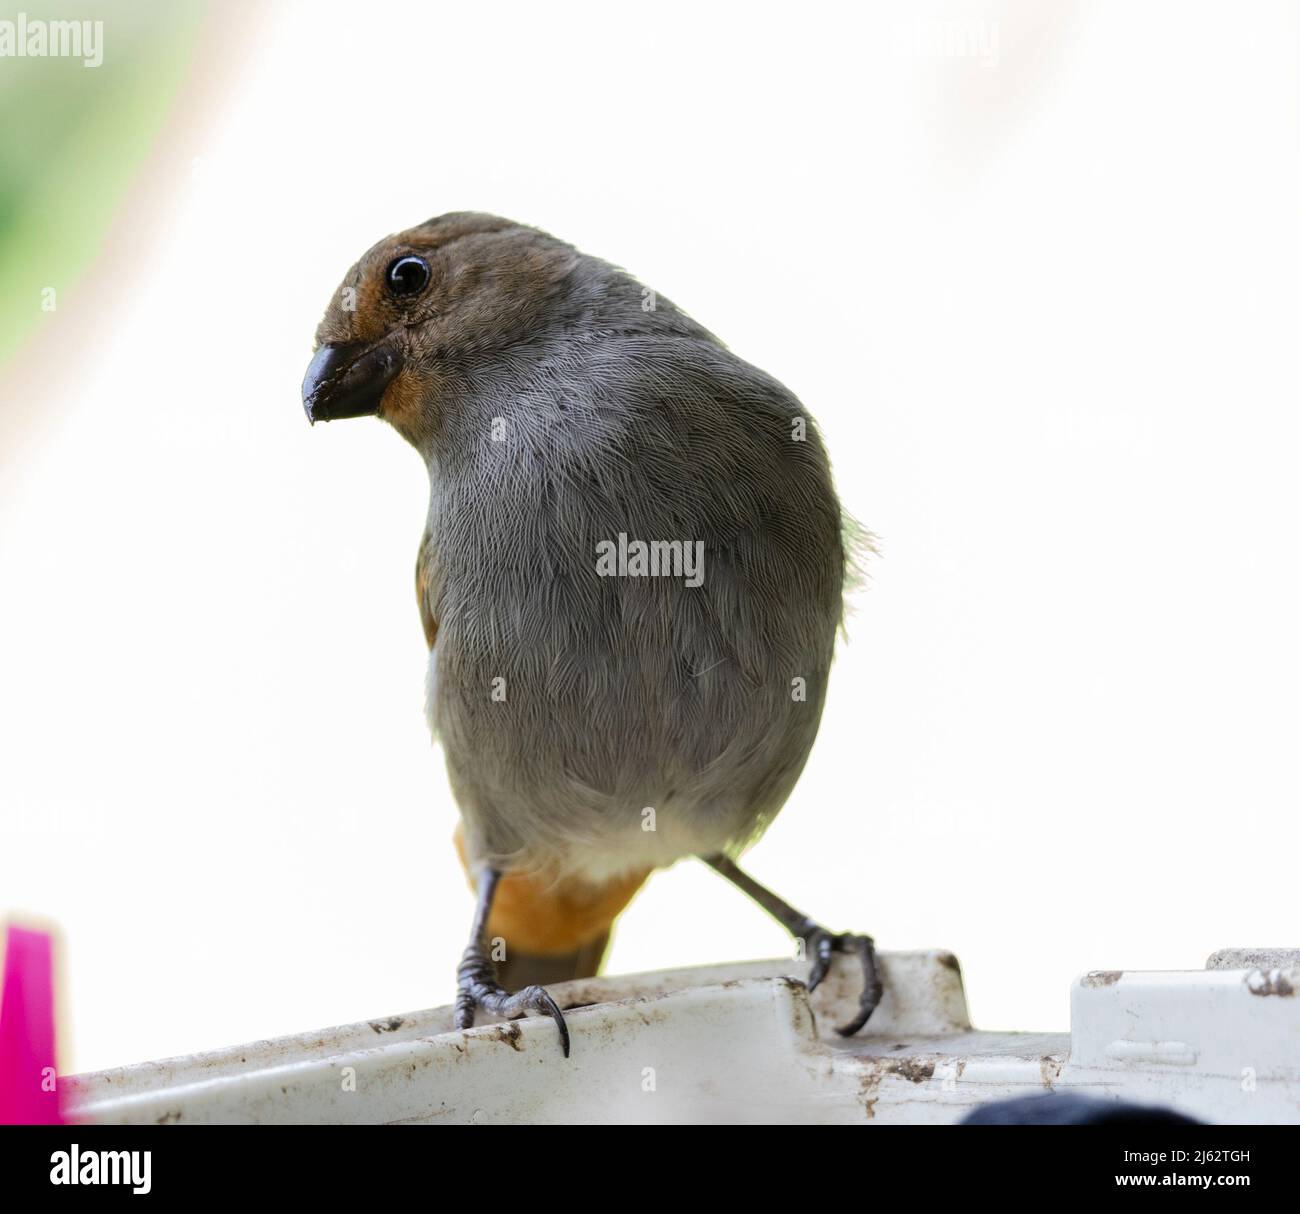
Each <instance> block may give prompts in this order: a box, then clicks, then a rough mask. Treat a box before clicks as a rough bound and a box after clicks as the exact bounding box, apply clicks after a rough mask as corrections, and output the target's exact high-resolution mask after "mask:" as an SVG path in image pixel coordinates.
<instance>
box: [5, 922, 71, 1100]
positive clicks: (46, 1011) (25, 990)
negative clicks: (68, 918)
mask: <svg viewBox="0 0 1300 1214" xmlns="http://www.w3.org/2000/svg"><path fill="white" fill-rule="evenodd" d="M4 956H5V972H4V993H3V996H2V997H0V1125H58V1124H60V1123H61V1122H62V1121H63V1118H62V1117H61V1116H60V1115H59V1093H58V1090H57V1087H56V1086H55V1082H54V1078H55V1062H54V964H53V962H54V948H53V941H52V940H51V938H50V935H49V933H48V932H40V931H32V930H31V929H29V928H24V927H13V926H10V928H9V930H8V933H7V936H6V943H5V954H4Z"/></svg>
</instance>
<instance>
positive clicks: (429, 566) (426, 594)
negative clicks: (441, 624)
mask: <svg viewBox="0 0 1300 1214" xmlns="http://www.w3.org/2000/svg"><path fill="white" fill-rule="evenodd" d="M434 575H435V569H434V562H433V549H432V547H431V545H430V544H429V537H428V535H427V534H426V535H425V537H424V539H423V541H421V543H420V555H419V556H418V557H416V558H415V597H416V600H417V601H418V602H419V604H420V623H421V624H423V625H424V639H425V640H426V641H428V643H429V648H430V649H432V648H433V643H434V642H435V641H436V640H437V639H438V617H437V616H435V615H434V614H433V598H434Z"/></svg>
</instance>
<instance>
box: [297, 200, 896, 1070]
mask: <svg viewBox="0 0 1300 1214" xmlns="http://www.w3.org/2000/svg"><path fill="white" fill-rule="evenodd" d="M302 402H303V407H304V409H305V410H306V414H307V418H308V420H309V421H310V422H312V423H313V425H314V424H315V423H316V422H329V421H335V420H340V419H344V418H356V417H366V416H371V417H378V418H379V419H380V420H381V421H383V422H385V423H387V424H388V425H389V426H391V427H392V428H393V429H394V430H396V431H397V433H398V434H399V435H401V436H402V437H403V438H404V439H405V440H406V441H407V442H408V443H409V444H410V445H411V446H412V447H414V448H415V450H416V451H417V452H418V453H419V454H420V456H421V457H422V458H423V460H424V463H425V465H426V467H427V470H428V475H429V508H428V514H427V517H426V519H425V527H424V532H423V536H422V538H421V541H420V545H419V549H418V554H417V560H416V571H415V591H416V599H417V602H418V606H419V613H420V619H421V622H422V624H423V628H424V635H425V640H426V641H427V643H428V647H429V662H428V672H427V684H426V689H427V701H426V703H427V715H428V718H429V724H430V727H431V730H432V733H433V736H434V738H435V739H436V740H437V741H438V742H439V744H440V745H441V748H442V750H443V753H444V757H445V762H446V769H447V777H448V781H449V784H450V788H451V791H452V793H453V796H454V799H455V801H456V804H457V807H458V810H459V816H460V821H459V824H458V826H457V830H456V836H455V841H456V846H457V848H458V850H459V852H460V856H461V861H462V863H463V865H464V868H465V871H466V874H467V878H468V880H469V882H470V884H471V886H472V889H473V892H474V911H473V916H472V922H471V927H470V932H469V943H468V945H467V947H466V949H465V951H464V954H463V956H462V959H461V962H460V964H459V966H458V969H457V995H456V1002H455V1005H454V1023H455V1026H456V1027H457V1028H459V1029H467V1028H470V1027H472V1025H473V1023H474V1020H475V1016H476V1014H477V1012H478V1011H479V1010H482V1011H484V1012H486V1013H488V1014H490V1015H495V1016H498V1017H513V1018H517V1017H520V1016H524V1015H528V1014H537V1015H541V1016H549V1017H550V1018H551V1019H552V1020H553V1021H554V1022H555V1026H556V1029H557V1032H558V1034H559V1042H560V1045H561V1047H562V1049H563V1052H564V1054H565V1056H568V1055H569V1053H570V1048H571V1043H570V1036H569V1028H568V1025H567V1022H566V1018H565V1016H564V1012H563V1009H561V1007H560V1006H559V1004H558V1003H557V1002H556V1000H555V998H554V997H553V996H552V995H551V993H550V992H549V991H548V990H547V986H548V985H550V984H553V983H555V982H558V981H563V980H565V979H566V978H574V977H581V976H587V975H590V974H593V973H595V972H596V969H597V967H598V966H599V964H600V961H601V957H602V955H603V952H604V949H605V945H606V942H607V941H608V938H609V930H610V925H611V924H612V923H613V921H614V920H615V919H616V918H617V916H618V915H619V914H620V913H621V912H622V910H623V909H624V908H625V906H626V905H627V903H628V902H629V901H630V899H631V898H632V897H633V896H634V895H635V894H636V892H637V891H638V889H639V888H640V887H641V885H642V884H643V882H644V881H645V879H646V878H647V876H648V875H649V874H650V873H652V872H654V871H655V870H658V869H663V868H666V867H668V866H669V865H672V864H674V863H675V862H677V861H679V860H682V859H686V858H688V857H694V858H697V859H699V860H702V861H703V862H704V863H706V864H707V865H709V866H710V867H711V868H712V869H714V870H715V871H716V872H717V873H718V874H720V875H721V876H723V877H725V878H726V879H727V880H729V881H730V882H732V883H733V884H734V885H735V886H737V887H738V888H739V889H740V890H742V891H743V892H744V893H745V894H747V895H748V896H749V897H750V898H752V899H753V900H754V901H755V902H756V903H758V905H760V906H761V907H762V908H763V909H765V910H766V911H767V912H769V913H770V914H771V915H773V916H774V917H775V918H776V919H777V920H778V921H779V922H780V923H781V924H782V925H783V926H784V927H785V928H786V929H787V930H788V931H789V932H790V933H791V934H792V936H794V937H795V939H796V940H797V941H798V944H799V947H798V950H797V953H796V956H797V957H799V958H801V959H804V960H807V961H808V962H809V965H810V969H809V972H808V974H807V978H806V984H807V987H808V989H809V990H810V991H811V990H814V989H816V987H817V986H818V985H819V984H820V983H821V981H822V980H823V978H824V977H825V976H826V974H827V973H828V972H829V969H830V966H831V964H832V960H833V958H834V957H835V956H836V955H837V954H844V955H849V956H853V957H856V958H857V959H858V960H859V962H860V964H861V970H862V989H861V995H860V999H859V1002H858V1006H857V1008H856V1009H855V1013H854V1015H853V1016H852V1018H851V1020H850V1022H849V1023H847V1024H845V1025H843V1026H841V1027H840V1029H839V1031H840V1032H841V1033H842V1034H844V1035H845V1036H851V1035H852V1034H854V1033H856V1032H857V1031H858V1030H859V1029H861V1028H862V1026H863V1025H864V1024H865V1023H866V1022H867V1020H868V1018H869V1017H870V1016H871V1015H872V1013H873V1011H874V1010H875V1008H876V1007H877V1005H878V1004H879V1002H880V1000H881V997H882V994H883V983H882V980H881V976H880V967H879V964H878V961H877V956H876V950H875V944H874V941H873V939H872V937H871V936H868V935H865V934H861V933H854V932H834V931H831V930H829V929H828V928H826V927H824V926H822V925H821V924H820V923H818V922H817V921H815V920H813V919H812V918H810V917H809V916H807V915H806V914H804V913H803V912H802V911H800V910H797V909H796V908H795V907H793V906H791V905H790V904H789V903H787V902H785V901H784V900H783V899H781V898H780V897H778V896H777V895H776V894H775V893H773V892H772V891H770V890H768V889H767V888H766V887H764V886H762V885H760V884H759V883H758V882H757V881H755V880H754V879H753V878H752V877H751V876H750V875H749V874H748V873H747V872H746V871H745V870H744V869H742V868H741V867H740V866H739V864H738V859H739V858H740V855H741V853H742V852H744V851H745V850H746V849H747V848H748V847H749V846H750V845H752V844H753V843H754V842H755V841H756V840H757V839H758V837H759V836H760V835H761V834H762V832H763V831H764V829H765V828H766V827H767V826H768V825H769V824H770V823H771V821H772V819H773V818H774V817H775V816H776V814H777V813H778V811H779V810H780V809H781V807H782V805H783V804H784V802H785V801H786V799H787V797H788V796H789V794H790V792H791V790H792V789H793V787H794V785H795V783H796V781H797V780H798V778H799V775H800V773H801V771H802V770H803V767H804V764H805V762H806V760H807V758H808V754H809V751H810V750H811V748H812V745H813V741H814V738H815V737H816V735H817V730H818V726H819V723H820V719H821V715H822V708H823V705H824V703H825V699H826V689H827V680H828V676H829V671H830V667H831V662H832V657H833V653H834V649H835V644H836V639H837V635H838V634H839V632H840V630H841V625H842V622H843V615H844V595H845V587H846V575H847V574H849V573H851V571H852V570H853V569H854V568H856V564H857V560H858V555H859V554H858V552H857V550H856V541H855V540H854V538H853V536H854V530H853V527H852V526H851V523H852V520H851V519H850V518H849V516H848V515H847V514H846V513H845V512H844V510H843V509H842V507H841V505H840V501H839V498H838V496H837V493H836V490H835V487H834V483H833V480H832V476H831V470H830V464H829V460H828V457H827V454H826V450H825V446H824V444H823V441H822V439H821V436H820V432H819V430H818V428H817V426H816V424H815V423H814V421H813V419H812V418H811V416H810V415H809V414H808V411H807V410H806V409H805V408H804V407H803V405H802V404H801V403H800V401H799V400H798V398H797V397H796V396H795V395H794V394H793V393H792V392H791V391H789V390H788V389H787V388H786V387H784V386H783V385H782V384H781V383H779V382H778V381H777V380H776V379H774V378H773V377H772V376H770V375H768V374H767V373H765V372H764V371H762V370H760V369H759V368H757V367H755V366H753V365H751V364H750V363H748V362H746V361H745V360H743V359H741V358H740V357H738V356H737V355H736V354H734V353H733V352H732V351H731V350H729V349H728V348H727V347H726V346H725V345H724V344H723V343H722V342H721V341H720V340H719V339H718V338H717V337H715V336H714V335H713V334H712V333H711V332H709V331H708V330H707V329H705V328H704V327H703V326H702V325H700V324H699V323H697V322H696V321H695V320H693V319H692V318H691V317H690V316H688V315H687V313H686V312H684V311H683V310H682V309H681V308H679V307H677V306H676V305H675V304H674V303H672V301H671V300H669V299H668V298H667V297H666V296H665V295H663V294H660V293H659V292H657V291H655V290H653V289H651V288H650V287H647V286H645V285H643V284H642V283H641V282H640V281H639V280H638V279H636V278H635V277H633V276H632V275H631V274H630V273H628V272H626V271H625V270H623V269H621V268H620V267H618V266H617V265H614V264H612V263H610V262H606V261H603V260H601V259H599V258H597V257H593V256H590V255H588V254H586V253H583V252H580V251H579V250H578V249H577V248H575V247H574V246H573V245H571V244H568V243H566V242H564V241H562V240H560V239H558V238H556V237H554V236H551V235H549V234H548V233H546V232H544V231H542V230H540V229H538V228H535V227H531V226H528V225H526V224H521V223H516V222H513V221H511V220H508V219H503V218H500V217H498V216H495V215H489V214H483V213H478V212H453V213H449V214H444V215H440V216H438V217H436V218H434V219H430V220H428V221H427V222H425V223H421V224H419V225H417V226H415V227H412V228H409V229H407V230H405V231H402V232H399V233H397V234H395V235H391V236H388V237H385V238H384V239H382V240H380V241H378V242H377V243H376V244H374V245H373V246H372V247H371V248H370V249H369V250H368V251H367V252H365V253H364V254H363V255H362V256H361V258H360V260H359V261H357V262H356V264H355V265H353V266H352V267H351V268H350V269H349V270H348V271H347V273H346V274H345V275H344V277H343V280H342V282H341V283H340V284H339V286H338V288H337V289H336V290H335V292H334V294H333V296H332V298H331V300H330V302H329V304H328V306H327V308H326V310H325V314H324V317H323V318H322V320H321V322H320V324H319V326H318V327H317V329H316V334H315V346H314V352H313V354H312V357H311V360H310V363H309V365H308V368H307V372H306V375H305V377H304V380H303V385H302ZM862 535H864V536H866V533H862ZM864 542H865V543H868V544H869V542H870V540H869V536H867V537H866V539H865V540H864Z"/></svg>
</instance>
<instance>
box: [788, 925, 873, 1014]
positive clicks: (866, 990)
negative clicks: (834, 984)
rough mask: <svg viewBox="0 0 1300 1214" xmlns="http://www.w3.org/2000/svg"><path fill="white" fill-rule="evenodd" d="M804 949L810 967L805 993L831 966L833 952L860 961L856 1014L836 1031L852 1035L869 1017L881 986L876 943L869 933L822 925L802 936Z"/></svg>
mask: <svg viewBox="0 0 1300 1214" xmlns="http://www.w3.org/2000/svg"><path fill="white" fill-rule="evenodd" d="M805 948H806V950H807V952H808V954H809V955H810V956H811V957H812V969H811V970H809V972H808V981H807V987H808V993H809V994H812V992H813V991H815V990H816V989H817V988H818V987H819V986H820V985H821V983H822V979H823V978H825V977H826V975H827V973H828V972H829V970H830V968H831V958H832V957H833V956H834V955H835V954H836V953H853V954H855V955H856V956H857V958H858V959H859V961H861V962H862V978H863V986H862V998H861V999H860V1000H859V1002H858V1014H857V1015H856V1016H854V1017H853V1019H852V1020H851V1021H849V1023H848V1024H844V1025H840V1026H839V1027H838V1028H837V1029H836V1030H835V1031H836V1032H837V1033H839V1034H840V1036H841V1037H852V1036H853V1034H854V1033H856V1032H857V1031H858V1029H860V1028H861V1027H862V1026H863V1025H864V1024H866V1022H867V1021H868V1020H869V1019H870V1018H871V1013H872V1012H874V1011H875V1010H876V1006H877V1005H878V1004H879V1003H880V996H881V995H882V994H883V993H884V985H883V983H882V982H881V981H880V968H879V966H878V965H877V964H876V944H875V941H874V940H872V938H871V937H870V936H861V935H857V934H855V933H853V932H839V933H836V932H830V931H827V930H826V928H824V927H816V926H814V927H813V929H812V930H811V931H810V932H809V933H808V935H807V936H806V937H805Z"/></svg>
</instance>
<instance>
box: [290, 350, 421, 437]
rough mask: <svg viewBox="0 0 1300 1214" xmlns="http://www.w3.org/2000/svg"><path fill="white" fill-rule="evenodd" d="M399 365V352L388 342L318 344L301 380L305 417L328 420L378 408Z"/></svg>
mask: <svg viewBox="0 0 1300 1214" xmlns="http://www.w3.org/2000/svg"><path fill="white" fill-rule="evenodd" d="M401 369H402V356H401V355H400V354H399V353H398V352H397V351H396V350H394V349H393V348H392V347H390V346H372V347H370V348H368V349H367V348H366V347H365V346H362V345H333V346H321V348H320V349H319V350H317V351H316V353H315V354H314V355H313V356H312V360H311V363H310V364H309V365H308V367H307V374H306V376H304V377H303V381H302V407H303V408H304V409H306V410H307V420H308V421H309V422H311V423H312V425H315V424H316V423H317V422H332V421H336V420H337V419H338V418H340V417H367V416H369V415H371V414H374V413H378V412H379V402H380V401H381V400H382V399H383V396H384V389H385V388H387V387H388V385H389V384H391V383H392V382H393V377H394V376H395V375H396V374H397V373H398V372H399V371H400V370H401Z"/></svg>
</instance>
